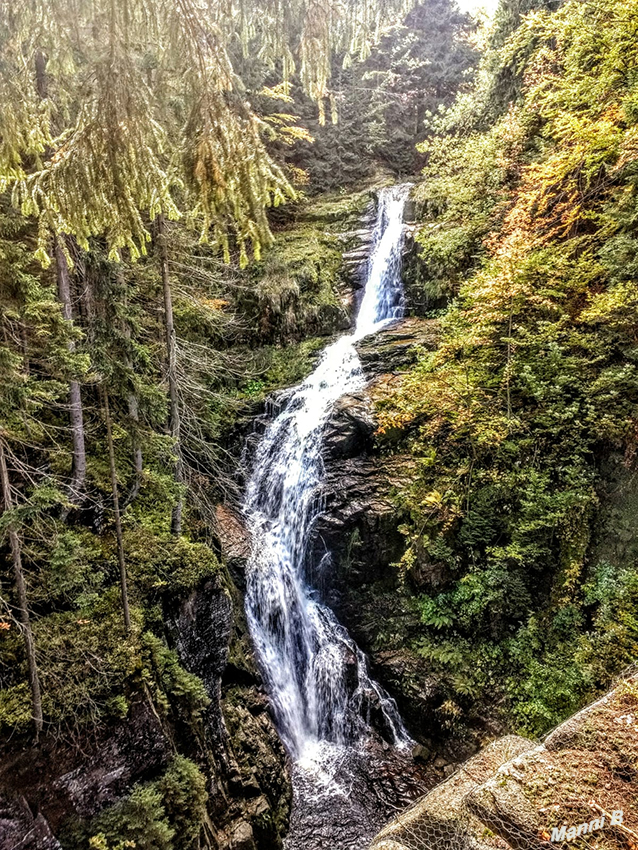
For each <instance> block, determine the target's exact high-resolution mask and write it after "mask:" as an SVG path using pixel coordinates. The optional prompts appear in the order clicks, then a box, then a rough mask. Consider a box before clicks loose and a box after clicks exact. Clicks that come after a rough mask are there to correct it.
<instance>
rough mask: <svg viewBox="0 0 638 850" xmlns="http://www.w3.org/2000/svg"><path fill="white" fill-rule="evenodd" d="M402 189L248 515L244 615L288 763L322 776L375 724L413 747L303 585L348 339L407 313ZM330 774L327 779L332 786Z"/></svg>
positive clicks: (350, 371)
mask: <svg viewBox="0 0 638 850" xmlns="http://www.w3.org/2000/svg"><path fill="white" fill-rule="evenodd" d="M408 191H409V186H398V187H394V188H391V189H384V190H382V191H381V193H380V195H379V211H378V217H377V223H376V227H375V234H374V241H373V250H372V254H371V257H370V260H369V264H368V276H367V282H366V286H365V291H364V295H363V299H362V302H361V307H360V309H359V314H358V318H357V323H356V328H355V331H354V333H353V334H351V335H348V336H343V337H341V338H340V339H338V340H337V342H335V343H334V344H333V345H330V346H329V347H328V348H326V350H325V351H324V353H323V356H322V358H321V361H320V363H319V365H318V366H317V368H316V369H315V371H314V372H313V373H312V375H310V376H309V377H308V378H307V379H306V380H305V381H304V382H303V383H302V384H301V385H300V386H299V387H297V389H295V390H294V391H293V393H292V394H291V395H290V397H289V398H288V401H287V404H286V406H285V408H284V410H283V411H282V412H281V413H279V415H278V416H277V417H276V418H275V419H274V420H273V421H272V422H271V424H270V425H269V426H268V428H267V430H266V432H265V434H264V435H263V437H262V439H261V441H260V443H259V446H258V448H257V452H256V457H255V462H254V469H253V473H252V475H251V477H250V480H249V483H248V487H247V492H246V498H245V503H244V512H245V515H246V518H247V522H248V527H249V529H250V533H251V537H252V554H251V558H250V561H249V565H248V570H247V585H248V587H247V594H246V613H247V617H248V624H249V627H250V632H251V635H252V638H253V641H254V644H255V648H256V651H257V656H258V659H259V663H260V666H261V669H262V672H263V675H264V678H265V681H266V685H267V688H268V692H269V695H270V699H271V702H272V706H273V711H274V715H275V720H276V723H277V728H278V731H279V734H280V736H281V738H282V740H283V741H284V743H285V745H286V747H287V749H288V751H289V752H290V754H291V756H292V757H293V759H295V760H296V761H297V763H298V764H300V765H305V766H306V767H307V768H308V769H310V770H313V771H314V772H315V773H317V774H320V773H321V770H322V762H325V757H324V755H323V753H324V751H325V749H326V748H325V747H324V746H323V745H324V744H327V743H329V744H333V745H334V744H336V745H351V744H354V743H356V742H358V741H360V740H362V739H363V738H365V737H366V735H367V734H368V733H369V730H370V723H369V721H370V714H371V712H373V711H374V712H375V715H376V721H375V725H377V726H379V725H381V726H383V727H385V729H384V731H385V733H386V735H387V736H388V737H390V738H391V739H392V740H393V742H394V743H395V744H396V745H398V746H400V745H402V744H405V743H407V742H408V741H409V739H408V737H407V733H406V732H405V730H404V728H403V725H402V723H401V719H400V717H399V714H398V712H397V709H396V706H395V704H394V701H393V700H392V699H391V698H390V697H389V696H388V695H387V694H386V693H385V691H384V690H383V689H382V688H381V687H380V685H378V684H377V683H376V682H375V681H373V680H372V679H371V678H370V676H369V674H368V670H367V665H366V661H365V657H364V656H363V653H362V652H361V650H360V649H359V648H358V647H357V645H356V644H355V643H354V641H353V640H352V638H350V636H349V635H348V633H347V631H346V629H344V628H343V626H342V625H341V624H340V623H339V622H338V621H337V619H336V618H335V616H334V614H333V613H332V611H331V610H330V609H329V608H327V607H326V606H325V605H322V604H321V603H320V602H319V601H318V599H317V594H316V592H315V591H314V590H313V589H312V588H311V587H310V586H309V585H308V584H307V582H306V578H305V567H306V550H307V543H308V540H309V537H310V530H311V527H312V523H313V521H314V520H315V519H316V518H317V516H318V515H319V514H320V512H321V504H320V499H319V497H318V489H319V485H320V483H321V478H322V475H323V463H322V458H321V448H322V439H323V428H324V425H325V423H326V421H327V419H328V417H329V415H330V412H331V410H332V406H333V404H334V402H335V401H337V399H338V398H340V397H341V396H342V395H344V394H345V393H351V392H353V391H355V390H358V389H360V388H361V387H363V386H364V384H365V380H364V377H363V372H362V369H361V363H360V361H359V357H358V355H357V352H356V349H355V347H354V343H355V342H356V341H357V340H359V339H361V338H362V337H364V336H367V335H368V334H370V333H374V332H375V331H377V330H379V329H380V328H382V327H383V326H384V325H386V324H387V323H388V322H390V321H392V320H393V319H396V318H398V317H399V316H401V315H402V312H403V288H402V284H401V251H402V247H403V231H404V227H403V207H404V205H405V201H406V198H407V195H408ZM331 773H332V772H331V771H329V772H328V773H327V774H326V776H327V778H326V782H327V783H329V779H330V774H331Z"/></svg>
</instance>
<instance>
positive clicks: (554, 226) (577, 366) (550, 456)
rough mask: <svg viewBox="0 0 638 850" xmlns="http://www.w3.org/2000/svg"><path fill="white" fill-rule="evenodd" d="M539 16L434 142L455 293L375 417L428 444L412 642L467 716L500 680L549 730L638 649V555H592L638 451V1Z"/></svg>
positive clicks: (448, 287) (410, 560) (493, 58)
mask: <svg viewBox="0 0 638 850" xmlns="http://www.w3.org/2000/svg"><path fill="white" fill-rule="evenodd" d="M525 11H528V9H527V7H525V8H523V7H520V8H519V7H518V6H517V7H516V8H515V7H514V6H512V4H510V3H509V2H506V3H504V4H503V5H502V7H501V12H500V15H499V17H498V19H497V27H496V31H495V33H494V35H493V36H492V43H491V46H490V48H489V50H488V53H487V54H486V58H485V59H484V61H483V65H482V70H481V72H480V73H479V76H478V78H477V81H476V84H475V89H474V91H473V92H472V94H471V95H462V96H461V97H459V99H458V101H457V103H456V104H455V106H454V107H453V108H452V109H451V110H450V112H449V113H448V114H447V115H444V116H443V117H442V118H441V119H440V120H439V121H438V123H436V124H435V127H436V128H437V129H438V132H439V135H438V137H433V138H430V139H428V140H427V141H426V143H424V145H423V147H422V149H423V152H424V153H426V154H427V155H428V164H427V166H426V169H425V171H424V181H423V183H422V185H421V186H420V187H419V189H418V195H419V199H420V202H421V210H422V214H423V223H422V226H421V228H420V231H419V234H418V237H417V238H418V242H419V244H420V249H421V254H422V258H423V262H424V264H425V268H426V272H427V274H426V276H427V278H428V285H429V286H430V287H434V288H437V289H438V291H439V292H447V293H448V294H449V295H452V296H454V301H452V302H451V304H450V306H449V309H448V310H447V312H446V314H445V316H444V317H443V318H442V320H441V323H442V331H443V338H442V345H441V347H440V349H439V350H438V351H437V352H436V353H434V354H427V355H424V356H423V357H422V358H421V359H420V361H419V362H418V363H417V364H416V366H415V367H414V368H413V369H412V370H411V371H410V372H409V373H408V374H406V375H405V376H402V378H401V380H400V381H395V382H394V383H393V384H392V385H391V387H390V388H389V389H388V391H387V393H386V394H385V395H384V396H382V397H381V398H380V400H379V415H380V424H381V431H382V432H383V431H390V430H391V431H392V433H393V434H395V435H399V436H400V435H402V438H403V441H404V446H407V447H409V450H410V451H411V453H412V454H413V455H414V456H415V457H416V458H417V460H418V464H417V470H418V473H417V475H416V477H415V478H414V479H413V481H412V482H411V484H410V486H408V487H406V488H404V490H403V491H402V492H401V493H400V494H399V497H398V498H399V503H400V505H401V507H402V510H403V511H404V512H405V515H406V517H407V521H406V523H405V524H404V526H403V530H404V533H405V535H406V543H407V548H406V553H405V555H404V557H403V559H402V562H401V565H400V566H401V569H402V570H403V572H404V573H405V575H406V577H407V578H412V581H413V584H412V587H413V588H415V584H414V583H415V582H417V577H418V575H419V574H420V573H419V570H420V567H421V566H423V565H424V564H428V563H431V562H434V563H435V564H438V565H440V566H441V567H444V568H445V572H444V574H445V577H446V578H445V586H444V587H443V588H442V589H441V588H438V589H437V591H436V592H427V588H423V587H419V586H417V587H416V588H415V589H416V592H417V593H418V594H419V607H420V617H421V628H422V632H423V636H422V638H421V639H420V642H419V640H417V641H416V645H417V646H418V647H420V649H419V651H421V652H422V653H425V654H426V655H427V657H428V658H429V659H430V660H431V663H432V665H433V666H434V668H435V669H437V670H438V671H439V673H440V675H441V677H442V680H443V681H444V682H446V687H447V690H448V694H449V696H450V704H451V705H454V706H457V707H458V706H460V707H461V708H462V709H463V710H464V711H465V712H466V713H467V714H470V713H471V712H472V711H473V710H474V709H473V706H472V704H471V702H470V701H469V700H468V694H470V693H471V694H472V699H473V700H477V699H478V700H479V701H480V700H485V701H490V700H493V699H494V686H495V684H496V692H499V691H500V693H501V696H502V697H504V698H505V699H506V700H507V704H508V706H509V712H510V717H511V720H512V722H513V723H514V724H515V725H518V726H519V727H520V728H521V729H523V730H524V731H525V732H526V733H531V734H539V733H541V732H543V731H544V730H546V729H548V728H550V727H551V726H552V725H554V724H556V723H557V722H559V721H560V720H561V719H562V718H564V717H565V716H566V715H567V714H569V713H570V712H572V711H574V710H575V709H576V708H577V707H578V706H579V705H580V704H582V701H583V700H584V699H586V698H587V697H589V696H591V695H592V694H593V693H595V692H596V690H597V689H599V688H602V687H605V686H607V685H608V683H609V681H610V679H611V677H612V676H613V675H614V674H615V673H618V672H619V671H620V670H621V669H623V668H624V667H625V666H627V665H628V664H630V663H633V662H634V661H635V660H636V658H637V657H638V646H637V644H636V613H637V610H636V595H635V594H636V589H635V588H636V575H637V574H638V573H637V571H636V562H635V558H634V557H633V555H632V554H631V553H628V554H627V555H625V556H623V555H622V554H617V553H616V555H615V557H616V560H613V561H607V562H605V561H598V560H597V558H596V555H595V552H596V548H595V547H596V545H597V544H596V535H598V534H601V533H602V534H613V529H614V525H613V522H614V520H613V516H612V517H611V518H609V517H608V518H607V519H604V518H603V515H602V514H601V504H602V507H604V506H605V498H608V497H606V495H605V493H604V484H605V482H604V479H603V478H602V476H601V468H602V467H603V466H604V462H605V459H606V458H609V457H610V456H611V455H612V454H618V455H621V453H624V454H625V458H626V464H627V465H628V467H629V468H633V465H634V462H635V461H634V458H635V453H636V431H635V410H636V407H635V405H636V402H637V401H638V373H637V372H636V356H635V346H636V337H635V326H636V324H635V323H636V302H635V297H634V292H633V289H632V285H631V283H630V281H632V280H633V272H632V269H633V265H632V263H633V260H634V257H633V253H634V252H633V247H634V237H635V188H636V184H635V166H634V164H633V163H634V159H635V128H634V126H633V118H631V117H630V116H632V115H633V112H632V106H631V104H633V101H634V97H635V91H634V90H635V88H636V85H637V82H636V79H635V78H634V76H633V75H631V74H629V75H624V74H620V73H619V71H618V69H619V67H620V64H619V63H620V62H627V61H632V60H630V59H628V57H629V56H633V55H634V54H635V53H636V42H635V38H634V33H635V21H636V10H635V9H634V8H633V6H632V7H631V8H629V7H627V6H626V5H625V4H623V6H622V11H621V8H620V6H619V5H618V4H617V3H616V2H615V0H591V2H590V0H588V2H586V3H569V2H568V3H565V4H563V5H562V6H561V7H560V8H559V9H558V10H556V11H554V12H551V11H549V10H547V9H544V10H541V11H535V12H532V13H531V14H528V15H527V16H526V17H525V16H521V13H522V12H525ZM620 52H622V55H623V59H622V60H621V59H620ZM507 69H509V71H508V70H507ZM510 72H511V73H510ZM508 73H510V76H509V83H508ZM505 93H507V95H506V94H505ZM505 96H507V97H508V98H510V100H511V101H513V102H511V103H510V104H509V105H508V104H507V103H505V104H504V103H503V98H504V97H505ZM601 494H602V495H601ZM605 523H611V525H610V526H609V528H610V531H608V532H605V531H604V529H605V528H606V527H607V526H606V525H605ZM592 561H593V563H591V562H592ZM474 651H475V652H474ZM473 652H474V657H475V658H476V659H477V663H478V665H479V666H485V667H486V668H487V669H488V670H489V673H488V675H486V676H483V677H481V676H479V675H478V674H477V673H476V672H475V671H474V670H473V669H472V665H471V664H470V663H468V658H469V657H470V656H471V655H472V653H473ZM503 683H505V685H503ZM455 711H456V709H455V710H453V711H451V714H450V717H454V716H457V720H458V719H459V717H460V715H456V714H455Z"/></svg>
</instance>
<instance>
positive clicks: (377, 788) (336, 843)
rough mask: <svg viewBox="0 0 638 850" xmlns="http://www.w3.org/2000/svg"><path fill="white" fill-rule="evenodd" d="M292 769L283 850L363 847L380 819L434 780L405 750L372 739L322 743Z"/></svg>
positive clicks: (356, 848) (352, 849) (380, 821)
mask: <svg viewBox="0 0 638 850" xmlns="http://www.w3.org/2000/svg"><path fill="white" fill-rule="evenodd" d="M294 770H295V776H294V786H295V795H296V799H295V806H294V808H293V817H292V820H291V826H290V833H289V835H288V838H287V839H286V848H287V850H325V848H339V850H363V848H365V847H367V846H368V844H369V842H370V840H371V838H372V836H373V835H374V834H375V832H376V831H377V829H378V828H379V826H380V824H382V823H383V821H384V818H387V817H388V816H389V814H390V813H394V812H395V811H396V809H397V808H398V807H401V806H405V805H406V804H408V803H409V802H411V801H412V800H414V798H415V796H416V795H418V794H419V793H422V791H420V790H419V789H425V788H428V787H431V785H432V784H433V783H434V781H435V779H434V776H433V775H430V774H428V772H427V770H426V769H425V768H424V766H423V765H422V764H419V763H417V762H414V761H413V760H412V758H411V755H410V752H409V750H397V749H395V748H394V747H391V746H389V745H388V744H384V743H383V742H381V741H379V740H376V739H375V740H369V741H368V742H367V743H366V744H365V745H362V746H361V748H360V749H354V748H348V749H346V748H339V747H334V746H332V747H331V746H330V745H328V746H327V747H325V748H324V749H319V751H318V752H317V753H316V754H314V756H309V757H308V759H306V760H304V762H302V763H301V764H300V765H296V766H295V768H294ZM306 801H307V802H306Z"/></svg>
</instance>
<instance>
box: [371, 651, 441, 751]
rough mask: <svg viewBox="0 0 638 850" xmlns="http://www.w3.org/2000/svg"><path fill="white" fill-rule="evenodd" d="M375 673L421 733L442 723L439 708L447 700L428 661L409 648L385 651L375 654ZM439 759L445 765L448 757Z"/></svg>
mask: <svg viewBox="0 0 638 850" xmlns="http://www.w3.org/2000/svg"><path fill="white" fill-rule="evenodd" d="M372 668H373V672H374V675H375V676H376V677H377V678H378V679H379V680H380V681H381V682H383V684H384V686H385V687H387V688H388V689H389V691H390V693H391V694H392V695H393V696H394V698H395V699H396V701H397V705H398V707H399V711H400V712H401V715H402V717H403V718H404V720H405V721H406V723H407V724H408V726H409V727H410V729H412V730H415V733H416V734H418V733H420V732H421V731H422V730H430V729H432V728H436V726H437V725H438V721H437V716H436V710H437V709H438V708H439V706H440V705H441V703H442V702H443V700H444V699H445V697H444V694H443V691H442V688H441V685H440V683H439V681H438V680H437V679H436V677H434V676H433V675H432V674H431V672H430V669H429V667H428V665H427V663H426V662H425V661H424V660H423V659H422V658H420V657H419V656H417V655H415V654H414V653H411V652H409V651H407V650H403V649H398V650H385V651H383V650H382V651H380V652H373V653H372ZM440 759H441V757H439V758H437V759H436V761H435V762H434V764H435V765H436V767H442V766H443V765H445V764H447V762H448V760H447V759H443V763H442V764H441V763H440Z"/></svg>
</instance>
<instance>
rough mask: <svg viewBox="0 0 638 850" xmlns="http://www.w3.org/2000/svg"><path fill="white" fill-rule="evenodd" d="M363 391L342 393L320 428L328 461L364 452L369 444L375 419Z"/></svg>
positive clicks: (369, 447) (325, 456) (371, 439)
mask: <svg viewBox="0 0 638 850" xmlns="http://www.w3.org/2000/svg"><path fill="white" fill-rule="evenodd" d="M371 408H372V406H371V404H370V400H369V398H368V396H367V395H366V393H363V392H361V393H352V394H351V395H345V396H342V397H341V398H340V399H339V400H338V401H337V402H336V404H335V405H334V408H333V410H332V414H331V416H330V420H329V421H328V423H327V425H326V428H325V430H324V444H323V452H324V458H325V459H327V461H328V462H330V461H331V460H337V459H339V458H352V457H356V456H357V455H360V454H366V453H367V452H369V451H370V449H371V448H372V443H373V435H374V431H375V427H376V425H375V421H374V417H373V415H372V409H371Z"/></svg>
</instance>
